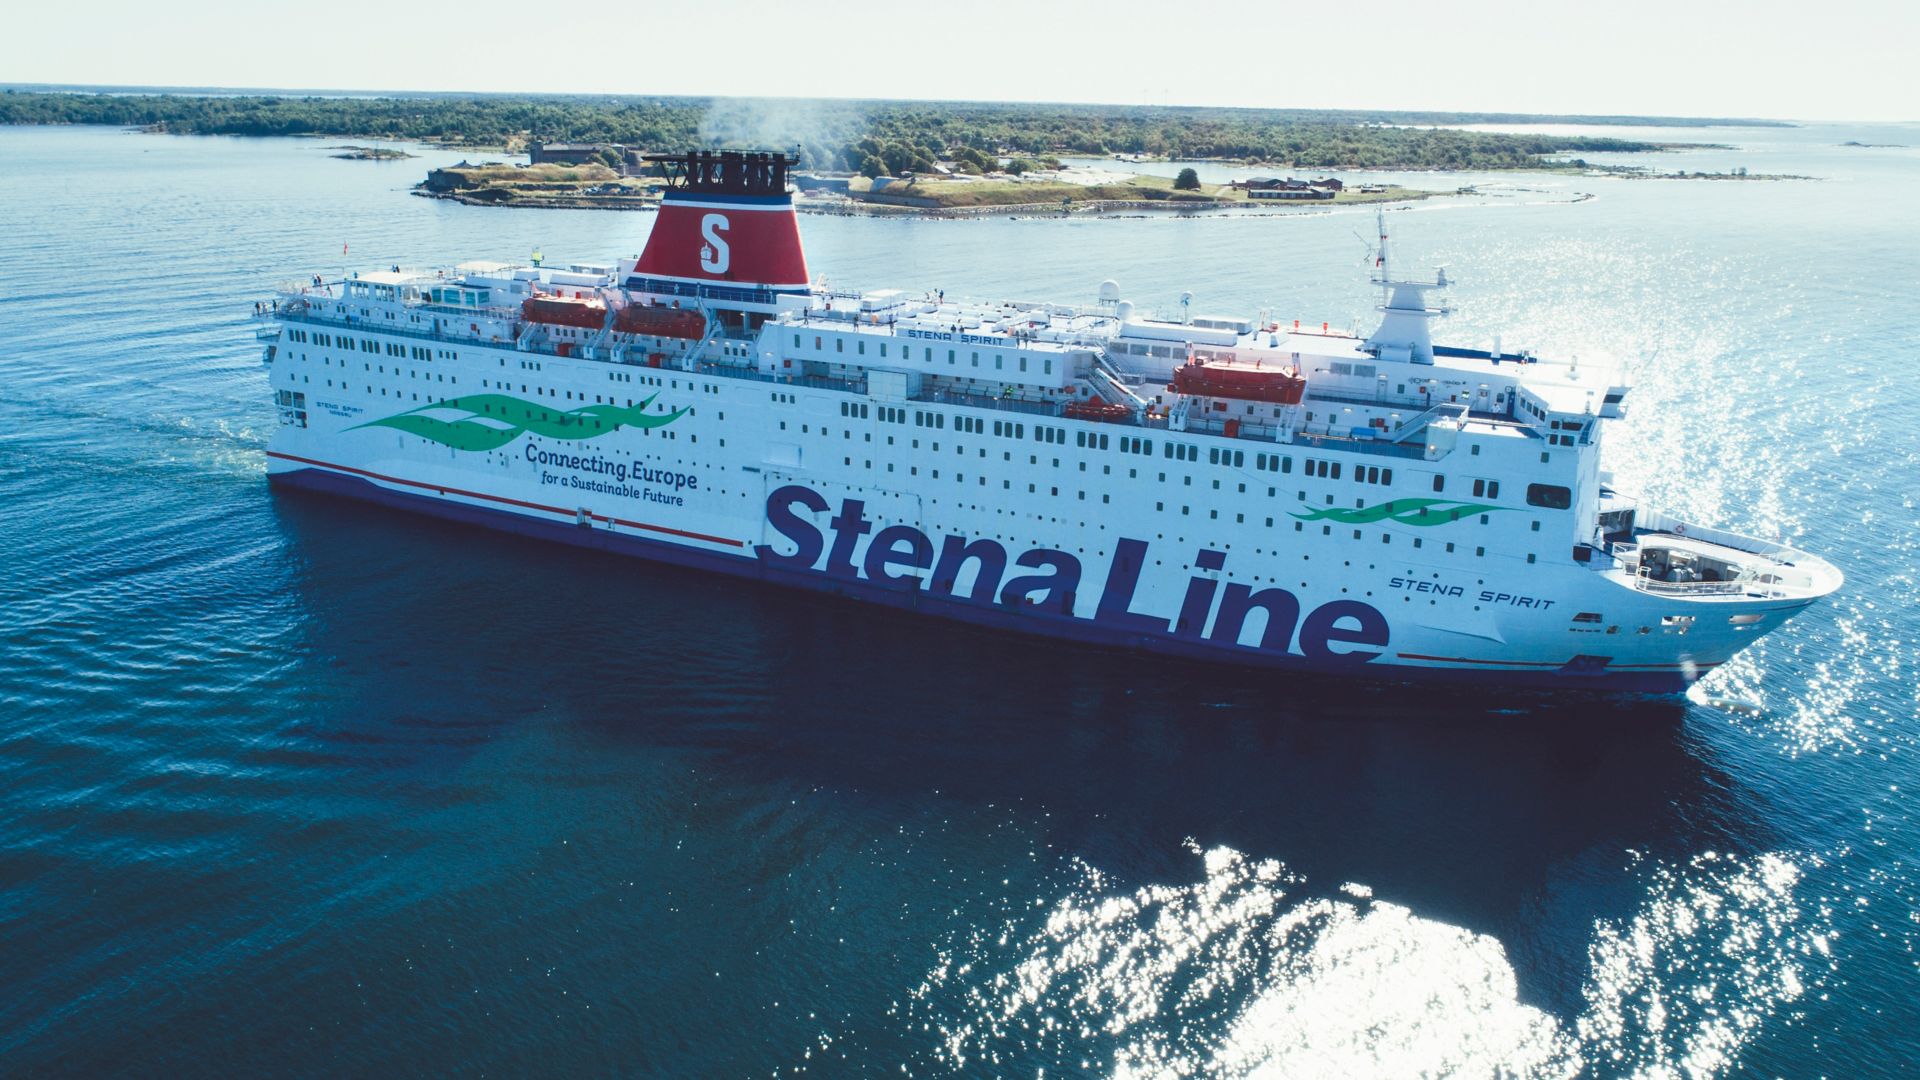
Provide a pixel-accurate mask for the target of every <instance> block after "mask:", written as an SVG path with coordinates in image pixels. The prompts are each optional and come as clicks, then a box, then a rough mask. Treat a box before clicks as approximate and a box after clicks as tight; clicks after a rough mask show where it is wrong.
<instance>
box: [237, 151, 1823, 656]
mask: <svg viewBox="0 0 1920 1080" xmlns="http://www.w3.org/2000/svg"><path fill="white" fill-rule="evenodd" d="M685 164H686V168H687V169H688V175H689V187H690V188H691V190H688V191H682V192H675V193H672V194H670V195H669V197H668V200H667V203H666V205H665V207H664V208H663V210H662V211H661V220H660V222H659V224H657V225H656V226H655V230H654V235H653V237H652V238H651V239H650V240H649V244H648V249H647V252H646V253H645V254H643V255H642V256H640V257H639V258H638V259H636V260H633V261H631V262H630V263H628V264H625V268H624V269H623V270H621V271H615V270H614V269H612V268H589V267H574V268H571V269H570V270H568V271H553V270H550V269H541V268H534V267H508V266H503V265H485V266H483V265H480V264H470V265H469V266H467V267H463V268H461V270H460V271H456V272H454V273H453V274H452V275H451V276H450V275H449V274H447V273H446V272H442V273H440V274H407V273H402V272H400V271H399V270H398V269H397V268H396V269H395V270H394V271H393V272H390V273H389V272H383V273H378V274H370V275H356V276H354V277H353V278H350V279H348V280H346V281H342V282H337V283H331V284H329V283H324V282H320V281H317V280H316V281H315V282H314V283H313V285H312V286H307V287H298V288H294V289H290V290H288V291H287V293H286V295H285V297H284V299H283V301H282V302H279V303H275V304H270V305H266V307H267V308H268V309H269V310H266V311H265V312H263V313H264V314H267V315H269V316H271V317H272V319H273V320H275V321H276V322H277V324H278V326H279V333H278V335H277V336H273V337H272V338H271V340H272V341H273V344H271V345H269V346H268V357H269V360H270V364H271V367H272V381H273V386H274V389H275V394H276V400H277V402H278V403H279V405H280V417H281V426H280V428H279V430H278V431H277V432H276V434H275V436H274V437H273V439H272V441H271V445H270V448H269V452H268V457H269V472H270V475H271V477H272V479H273V480H274V481H275V482H276V483H277V484H284V485H287V486H298V487H306V488H312V489H317V490H322V491H328V492H333V493H338V494H344V495H350V496H355V497H359V498H365V499H371V500H375V501H379V502H384V503H388V504H392V505H396V506H400V507H404V508H407V509H412V510H420V511H425V512H429V513H434V514H439V515H442V516H446V517H452V518H457V519H460V520H466V521H472V522H475V523H479V524H484V525H488V526H492V527H496V528H502V529H508V530H512V531H517V532H523V533H529V534H534V535H540V536H545V537H549V538H553V539H557V540H561V541H564V542H568V543H572V544H577V545H584V546H590V547H596V548H603V549H606V550H611V551H619V552H625V553H629V554H633V555H636V556H640V557H644V558H651V559H655V560H659V561H664V562H669V563H676V564H682V565H688V566H695V567H699V568H701V569H706V570H713V571H718V572H721V573H727V574H732V575H736V576H740V577H749V578H757V579H761V580H764V581H769V582H775V583H779V584H782V585H789V586H795V587H800V588H807V589H813V590H817V591H823V592H828V593H832V594H836V595H842V596H846V597H850V598H855V599H859V600H864V601H870V602H875V603H881V604H885V605H888V606H892V607H898V608H903V609H909V610H915V611H922V612H926V613H929V614H934V615H941V616H946V617H950V618H957V619H961V620H965V621H968V622H971V623H975V624H980V625H985V626H990V627H995V628H1003V629H1007V630H1014V631H1019V632H1023V633H1030V634H1036V635H1044V636H1051V637H1057V638H1064V639H1070V640H1074V641H1080V642H1085V643H1090V644H1094V645H1098V646H1103V647H1121V648H1127V649H1137V650H1145V651H1148V652H1156V653H1163V654H1169V655H1177V656H1183V657H1192V658H1199V659H1209V660H1217V661H1222V662H1227V663H1234V664H1240V665H1248V666H1258V667H1271V668H1282V669H1295V670H1305V671H1315V672H1325V673H1329V674H1342V675H1349V676H1354V675H1359V676H1366V677H1372V678H1389V679H1403V680H1417V679H1469V680H1473V681H1478V682H1485V683H1489V684H1494V683H1497V684H1506V685H1512V684H1525V685H1533V686H1548V687H1567V688H1578V689H1590V690H1609V691H1611V690H1623V691H1643V692H1655V693H1660V692H1670V691H1674V690H1677V689H1680V688H1682V687H1684V686H1685V685H1686V684H1688V683H1689V682H1691V681H1692V680H1694V679H1697V678H1698V677H1700V676H1701V675H1702V674H1704V673H1706V672H1708V671H1711V670H1712V669H1713V668H1715V667H1717V666H1719V665H1720V664H1723V663H1725V662H1726V661H1727V660H1728V659H1729V658H1731V657H1732V656H1733V655H1734V654H1735V653H1737V652H1738V651H1739V650H1740V649H1742V648H1744V647H1745V646H1746V645H1747V644H1749V643H1750V642H1752V641H1753V640H1754V639H1755V638H1757V637H1758V636H1760V635H1762V634H1764V633H1766V632H1767V631H1769V630H1771V629H1773V628H1774V627H1777V626H1778V625H1780V624H1781V623H1783V622H1784V621H1785V620H1786V619H1788V618H1789V617H1791V616H1792V615H1793V614H1794V613H1795V612H1797V611H1799V610H1801V609H1802V608H1805V607H1806V606H1807V605H1809V604H1811V603H1812V602H1814V601H1815V600H1816V599H1818V598H1819V597H1820V596H1823V595H1825V594H1826V593H1828V592H1831V591H1832V590H1833V589H1834V588H1836V587H1838V585H1839V583H1840V575H1839V573H1838V571H1836V570H1834V569H1833V568H1832V567H1831V566H1829V565H1828V564H1826V563H1824V562H1822V561H1820V560H1819V559H1817V558H1814V557H1812V556H1810V555H1806V554H1804V553H1801V552H1797V551H1792V550H1790V549H1787V548H1784V547H1782V546H1780V545H1777V544H1771V543H1767V542H1764V541H1759V540H1753V539H1750V538H1746V537H1740V536H1735V535H1732V534H1727V533H1721V532H1716V531H1713V530H1709V529H1701V528H1697V527H1689V526H1688V525H1687V524H1686V523H1683V522H1679V521H1676V520H1672V519H1668V518H1666V517H1664V516H1662V515H1659V514H1657V513H1653V512H1650V511H1645V510H1640V509H1638V508H1634V507H1632V506H1631V505H1630V504H1626V503H1624V502H1623V501H1622V500H1620V499H1619V497H1618V496H1617V495H1615V494H1614V493H1613V492H1612V491H1610V490H1608V489H1607V487H1606V484H1605V482H1604V480H1605V478H1604V476H1603V475H1602V474H1601V473H1600V472H1599V468H1598V461H1599V427H1600V424H1601V422H1602V421H1604V420H1605V419H1607V418H1611V417H1617V416H1619V415H1621V413H1620V408H1621V406H1620V401H1621V399H1622V398H1623V397H1624V395H1625V392H1626V391H1625V387H1624V385H1615V384H1614V383H1612V382H1611V381H1608V380H1605V379H1600V380H1595V379H1594V378H1593V377H1592V375H1591V374H1587V375H1583V374H1582V373H1581V372H1579V371H1578V370H1577V369H1571V368H1569V369H1556V368H1552V367H1550V366H1547V365H1541V364H1539V363H1538V362H1536V361H1534V360H1533V359H1532V358H1531V357H1514V356H1511V355H1506V356H1503V355H1502V354H1501V353H1499V351H1498V350H1497V348H1496V349H1495V350H1494V351H1492V352H1474V351H1470V350H1459V349H1452V350H1449V349H1445V348H1441V347H1438V346H1434V345H1432V344H1431V343H1430V342H1429V341H1428V339H1427V337H1426V323H1427V321H1428V320H1430V319H1431V318H1433V317H1436V316H1438V315H1441V314H1444V311H1443V310H1442V309H1438V308H1433V307H1429V306H1427V305H1426V304H1425V302H1424V300H1423V297H1424V290H1428V289H1432V288H1438V287H1442V286H1444V285H1445V284H1446V282H1445V278H1444V275H1442V277H1441V278H1439V279H1438V280H1436V281H1433V282H1426V283H1420V282H1402V281H1393V280H1389V279H1387V278H1386V276H1385V267H1384V262H1385V257H1384V250H1385V248H1384V244H1385V236H1384V228H1383V235H1382V238H1381V239H1382V249H1381V252H1382V257H1381V262H1382V278H1381V280H1382V283H1383V285H1385V286H1386V287H1387V289H1388V291H1389V298H1388V300H1387V302H1386V303H1385V304H1384V305H1383V309H1382V310H1383V311H1384V313H1385V318H1384V320H1383V323H1382V328H1381V329H1380V330H1379V331H1377V332H1376V333H1375V334H1374V335H1373V336H1372V337H1371V338H1369V339H1366V340H1364V341H1362V340H1361V339H1358V338H1355V337H1352V336H1350V335H1344V334H1340V333H1337V332H1332V331H1329V330H1327V329H1326V328H1325V327H1322V329H1321V331H1320V332H1318V333H1315V332H1313V331H1312V330H1307V331H1302V330H1300V329H1299V328H1298V326H1297V325H1296V326H1295V327H1294V328H1293V329H1292V330H1282V329H1281V328H1279V327H1278V326H1272V325H1268V326H1258V325H1256V324H1254V323H1252V322H1250V321H1249V322H1244V323H1242V322H1239V321H1237V320H1230V319H1212V320H1201V319H1195V320H1182V321H1179V322H1156V321H1153V320H1144V319H1137V318H1134V317H1133V315H1132V313H1131V306H1130V305H1128V304H1125V303H1124V302H1120V301H1119V300H1118V298H1117V290H1116V289H1115V287H1114V286H1112V284H1111V283H1108V284H1107V285H1105V286H1103V287H1102V293H1103V296H1102V306H1101V307H1100V308H1098V309H1093V310H1082V309H1070V308H1061V307H1057V306H1051V305H1032V304H1006V303H1003V304H998V305H976V304H965V303H957V304H949V303H947V302H946V301H945V298H944V297H943V296H942V297H939V298H938V299H936V298H934V297H932V296H929V297H927V298H926V299H925V300H924V301H907V300H904V299H903V298H902V297H901V296H900V295H899V294H897V293H875V294H867V295H865V296H859V295H849V294H833V293H828V292H826V291H825V290H821V289H818V288H814V287H811V286H809V285H808V284H807V273H806V268H805V263H804V259H803V258H802V257H801V255H800V250H799V239H798V231H797V227H796V226H795V224H794V219H793V213H792V207H791V202H790V200H788V199H787V197H786V196H785V195H784V194H783V192H784V174H783V173H782V172H781V171H780V170H779V166H778V165H777V164H774V165H769V164H768V163H767V161H766V160H765V159H761V160H759V161H758V162H757V163H755V162H749V163H748V165H747V166H741V165H739V164H737V163H736V164H734V165H732V166H730V168H732V170H733V171H731V172H726V171H724V170H722V169H721V168H720V167H718V166H716V165H714V164H712V163H711V162H706V161H704V160H701V159H696V158H693V157H689V158H687V159H686V161H685ZM753 169H758V170H759V171H758V172H754V171H752V170H753ZM1108 294H1112V295H1108ZM836 304H838V307H837V308H836ZM683 305H684V306H683ZM1182 361H1184V363H1183V362H1182ZM1503 485H1504V487H1505V492H1504V494H1503V492H1502V488H1503ZM1623 507H1625V508H1624V509H1623ZM1636 514H1637V515H1638V516H1637V518H1636Z"/></svg>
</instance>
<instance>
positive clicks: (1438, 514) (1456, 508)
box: [1292, 499, 1510, 528]
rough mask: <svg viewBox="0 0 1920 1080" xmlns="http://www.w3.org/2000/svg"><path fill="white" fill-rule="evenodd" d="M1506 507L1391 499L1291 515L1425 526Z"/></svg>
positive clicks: (1345, 522) (1353, 522)
mask: <svg viewBox="0 0 1920 1080" xmlns="http://www.w3.org/2000/svg"><path fill="white" fill-rule="evenodd" d="M1506 509H1510V508H1509V507H1505V506H1493V505H1490V504H1487V503H1470V502H1460V501H1458V500H1456V499H1394V500H1392V501H1390V502H1383V503H1379V504H1377V505H1374V506H1363V507H1356V508H1354V509H1352V510H1343V509H1340V508H1339V507H1326V508H1323V509H1320V510H1308V511H1306V512H1305V513H1301V514H1294V515H1292V516H1293V517H1297V518H1299V519H1300V520H1302V521H1337V522H1339V523H1340V524H1342V525H1372V524H1374V523H1375V522H1379V521H1391V522H1394V523H1395V524H1399V525H1415V526H1418V527H1420V528H1427V527H1430V526H1433V525H1446V524H1450V523H1452V522H1455V521H1459V520H1460V519H1461V518H1463V517H1471V516H1473V515H1474V514H1485V513H1489V512H1491V511H1494V510H1506Z"/></svg>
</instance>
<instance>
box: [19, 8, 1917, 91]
mask: <svg viewBox="0 0 1920 1080" xmlns="http://www.w3.org/2000/svg"><path fill="white" fill-rule="evenodd" d="M1269 13H1270V14H1269ZM6 23H7V29H6V32H5V34H3V35H0V82H52V83H103V84H112V85H162V86H254V87H325V88H341V89H389V90H483V91H537V92H562V93H626V94H692V95H709V94H727V95H744V96H778V95H787V96H801V97H876V98H934V99H951V98H966V99H976V100H980V99H986V100H1042V101H1095V102H1126V103H1135V102H1144V103H1151V104H1174V105H1187V104H1191V105H1249V106H1272V107H1298V108H1317V107H1345V108H1368V109H1457V110H1474V111H1512V112H1543V113H1638V114H1662V115H1681V116H1705V115H1713V116H1758V117H1776V118H1783V119H1855V120H1915V119H1920V74H1917V73H1916V68H1920V57H1917V56H1916V55H1915V52H1916V50H1920V0H1905V2H1900V0H1883V2H1874V0H1824V2H1820V3H1808V2H1806V0H1796V2H1792V3H1788V2H1776V0H1764V2H1756V3H1722V2H1693V0H1663V2H1658V3H1650V2H1645V0H1611V2H1608V0H1601V2H1586V3H1574V2H1567V0H1536V2H1534V3H1498V2H1486V0H1431V2H1427V3H1402V2H1399V0H1375V2H1368V0H1360V2H1343V0H1318V2H1312V3H1309V2H1303V0H1285V2H1275V0H1265V2H1263V0H1244V2H1235V3H1216V2H1213V0H1154V2H1151V3H1140V4H1136V3H1130V2H1128V0H1107V2H1105V3H1097V4H1094V3H1079V2H1072V3H1048V2H1045V0H1025V2H1018V3H1009V2H1003V0H934V2H931V3H929V2H925V0H919V2H908V3H896V2H892V0H810V2H807V3H768V2H753V0H682V2H679V3H670V4H669V3H624V4H623V3H618V2H607V0H560V2H546V3H542V2H538V0H513V2H511V3H502V2H494V0H426V2H420V0H383V2H377V3H365V2H357V0H321V2H317V3H309V4H262V3H257V2H249V3H230V2H208V3H194V2H191V0H183V2H176V3H167V2H164V0H88V2H66V3H44V2H34V3H23V4H17V5H13V6H11V7H10V9H9V11H8V14H7V16H6Z"/></svg>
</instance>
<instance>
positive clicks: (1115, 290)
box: [1100, 278, 1120, 304]
mask: <svg viewBox="0 0 1920 1080" xmlns="http://www.w3.org/2000/svg"><path fill="white" fill-rule="evenodd" d="M1118 299H1120V283H1119V282H1117V281H1115V280H1113V279H1112V278H1108V279H1107V280H1105V281H1103V282H1101V283H1100V302H1101V303H1103V304H1111V303H1113V302H1114V301H1116V300H1118Z"/></svg>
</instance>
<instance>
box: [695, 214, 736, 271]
mask: <svg viewBox="0 0 1920 1080" xmlns="http://www.w3.org/2000/svg"><path fill="white" fill-rule="evenodd" d="M728 228H729V226H728V224H727V216H726V215H725V214H708V215H707V216H706V217H704V218H701V219H700V238H701V239H703V240H705V241H706V243H705V244H704V245H702V246H701V248H700V269H702V270H705V271H706V272H707V273H709V274H724V273H726V272H727V267H728V266H730V265H732V263H733V253H732V252H731V251H729V250H728V249H727V241H726V239H725V238H724V237H722V236H721V235H720V234H721V233H723V232H726V231H727V229H728Z"/></svg>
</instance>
